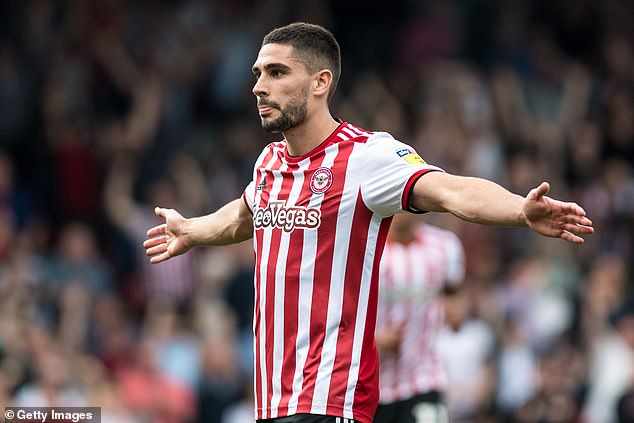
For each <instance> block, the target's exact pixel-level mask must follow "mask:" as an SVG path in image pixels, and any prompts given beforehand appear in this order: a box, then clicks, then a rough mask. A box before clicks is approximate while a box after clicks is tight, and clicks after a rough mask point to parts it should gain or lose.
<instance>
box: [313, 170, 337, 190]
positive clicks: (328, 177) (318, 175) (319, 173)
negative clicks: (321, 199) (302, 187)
mask: <svg viewBox="0 0 634 423" xmlns="http://www.w3.org/2000/svg"><path fill="white" fill-rule="evenodd" d="M331 186H332V172H331V171H330V169H328V168H327V167H320V168H319V169H317V170H316V171H315V173H313V176H311V177H310V190H311V191H312V192H314V193H315V194H323V193H324V192H326V191H328V189H329V188H330V187H331Z"/></svg>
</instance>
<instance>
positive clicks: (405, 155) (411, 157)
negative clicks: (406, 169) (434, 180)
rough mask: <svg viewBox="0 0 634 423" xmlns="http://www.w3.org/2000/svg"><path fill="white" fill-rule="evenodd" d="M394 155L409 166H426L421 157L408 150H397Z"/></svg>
mask: <svg viewBox="0 0 634 423" xmlns="http://www.w3.org/2000/svg"><path fill="white" fill-rule="evenodd" d="M396 154H397V155H398V156H399V157H400V158H402V159H404V160H405V161H406V162H407V163H409V164H418V165H421V164H422V165H424V164H427V163H426V162H425V160H423V158H422V157H421V156H419V155H418V154H417V153H416V152H415V151H413V150H412V149H409V148H402V149H400V150H398V151H397V152H396Z"/></svg>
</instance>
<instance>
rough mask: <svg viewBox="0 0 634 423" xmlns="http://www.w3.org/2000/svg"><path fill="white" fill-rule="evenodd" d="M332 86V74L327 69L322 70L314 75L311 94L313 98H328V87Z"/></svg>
mask: <svg viewBox="0 0 634 423" xmlns="http://www.w3.org/2000/svg"><path fill="white" fill-rule="evenodd" d="M331 84H332V72H331V71H330V70H328V69H323V70H321V71H319V72H317V73H316V74H315V79H314V80H313V94H314V95H315V96H318V97H319V96H326V97H327V96H328V92H329V91H330V85H331Z"/></svg>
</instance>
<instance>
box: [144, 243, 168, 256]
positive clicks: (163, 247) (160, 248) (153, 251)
mask: <svg viewBox="0 0 634 423" xmlns="http://www.w3.org/2000/svg"><path fill="white" fill-rule="evenodd" d="M166 251H167V244H160V245H157V246H155V247H151V248H147V249H146V250H145V253H146V254H147V255H148V256H155V255H157V254H162V253H164V252H166Z"/></svg>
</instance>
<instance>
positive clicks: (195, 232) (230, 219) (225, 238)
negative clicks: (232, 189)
mask: <svg viewBox="0 0 634 423" xmlns="http://www.w3.org/2000/svg"><path fill="white" fill-rule="evenodd" d="M252 236H253V224H252V220H251V214H250V213H249V212H248V210H246V206H245V205H244V202H243V200H242V199H240V198H239V199H236V200H234V201H232V202H230V203H228V204H226V205H225V206H223V207H222V208H220V209H219V210H218V211H216V212H214V213H211V214H208V215H206V216H200V217H193V218H190V219H187V224H186V226H185V238H186V240H187V242H188V244H189V245H190V246H192V247H194V246H212V245H228V244H234V243H237V242H242V241H245V240H247V239H249V238H251V237H252Z"/></svg>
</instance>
